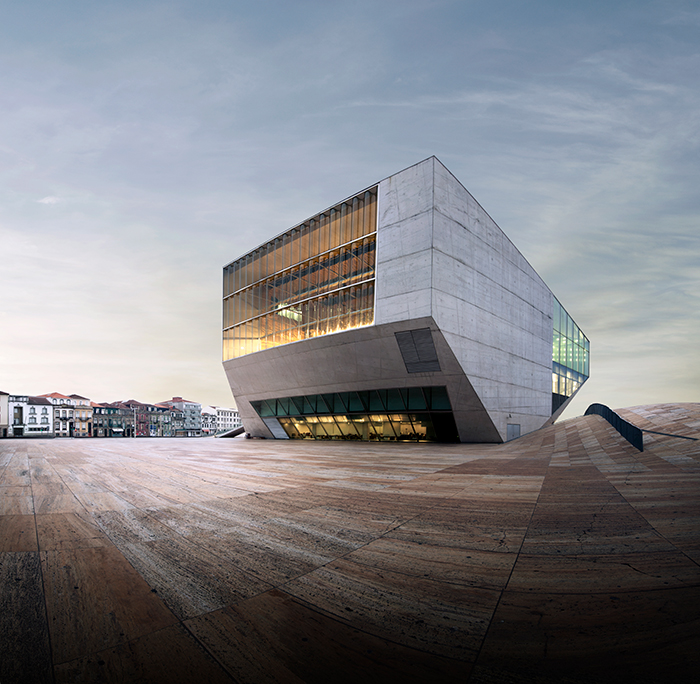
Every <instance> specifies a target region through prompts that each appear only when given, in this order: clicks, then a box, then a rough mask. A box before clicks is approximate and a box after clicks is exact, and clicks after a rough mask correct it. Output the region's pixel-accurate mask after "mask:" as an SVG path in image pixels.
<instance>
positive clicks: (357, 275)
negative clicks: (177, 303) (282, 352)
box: [223, 187, 377, 360]
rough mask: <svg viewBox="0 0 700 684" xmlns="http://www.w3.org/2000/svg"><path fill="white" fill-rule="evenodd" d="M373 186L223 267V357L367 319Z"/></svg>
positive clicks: (373, 231)
mask: <svg viewBox="0 0 700 684" xmlns="http://www.w3.org/2000/svg"><path fill="white" fill-rule="evenodd" d="M376 203H377V188H376V187H375V188H372V189H370V190H368V191H366V192H364V193H361V194H359V195H357V196H356V197H354V198H352V199H351V200H347V201H346V202H343V203H341V204H340V205H338V206H336V207H334V208H333V209H331V210H330V211H328V212H325V213H323V214H320V215H318V216H316V217H314V218H313V219H310V220H309V221H307V222H306V223H304V224H303V225H301V226H297V227H295V228H293V229H291V230H289V231H287V232H286V233H285V234H284V235H282V236H281V237H278V238H275V239H274V240H272V241H270V242H269V243H268V244H267V245H265V246H263V247H261V248H259V249H257V250H255V251H253V252H251V253H250V254H247V255H246V256H244V257H241V258H240V259H238V260H237V261H236V262H234V263H232V264H230V265H229V266H227V267H226V268H225V269H224V297H225V298H224V335H223V338H224V339H223V355H224V359H225V360H226V359H232V358H235V357H238V356H243V355H244V354H250V353H252V352H256V351H260V350H263V349H269V348H271V347H275V346H278V345H281V344H287V343H289V342H295V341H297V340H302V339H308V338H311V337H317V336H319V335H326V334H329V333H333V332H338V331H341V330H347V329H351V328H357V327H360V326H364V325H370V324H371V323H372V322H373V321H374V264H375V249H376V230H377V227H376V223H377V220H376Z"/></svg>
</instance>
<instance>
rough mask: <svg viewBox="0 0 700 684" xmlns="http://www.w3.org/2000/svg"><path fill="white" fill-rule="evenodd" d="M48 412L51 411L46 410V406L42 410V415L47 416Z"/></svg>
mask: <svg viewBox="0 0 700 684" xmlns="http://www.w3.org/2000/svg"><path fill="white" fill-rule="evenodd" d="M48 412H49V410H48V409H47V408H46V406H44V408H42V409H41V414H42V415H43V416H45V415H46V414H47V413H48Z"/></svg>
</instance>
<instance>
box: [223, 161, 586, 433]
mask: <svg viewBox="0 0 700 684" xmlns="http://www.w3.org/2000/svg"><path fill="white" fill-rule="evenodd" d="M376 206H377V209H376V264H375V271H374V278H375V283H374V297H375V299H374V318H373V323H372V324H371V325H364V326H361V327H357V328H354V329H349V330H345V331H343V332H337V333H333V334H325V335H321V336H318V337H314V338H313V339H302V340H299V341H295V342H291V343H288V344H281V345H278V346H274V347H273V348H269V349H264V350H261V351H257V352H255V353H248V354H244V355H242V356H239V357H238V358H232V359H225V361H224V368H225V370H226V374H227V377H228V380H229V383H230V385H231V389H232V392H233V395H234V397H235V399H236V403H237V405H238V407H239V410H240V413H241V417H242V420H243V424H244V426H245V428H246V430H247V431H248V432H250V433H251V434H252V435H254V436H261V437H268V438H269V437H273V436H274V437H287V434H286V433H285V431H284V429H282V428H281V427H278V420H277V418H276V417H275V416H269V417H267V418H266V417H265V416H263V415H261V412H260V409H259V404H260V402H261V401H262V400H270V399H277V398H280V397H292V396H299V395H320V394H323V393H326V394H327V393H338V392H360V391H368V390H380V389H389V388H414V387H421V388H430V387H444V388H446V389H447V394H448V395H449V402H450V406H451V413H452V416H453V417H454V424H455V427H456V433H457V438H458V439H459V441H462V442H502V441H506V440H507V439H510V438H513V437H517V436H519V435H520V434H525V433H528V432H531V431H533V430H536V429H538V428H540V427H542V426H543V425H544V424H546V423H547V422H548V421H552V420H553V419H554V418H555V417H556V416H557V415H559V413H561V411H562V410H563V409H564V407H565V406H566V404H567V403H568V401H569V400H570V398H571V396H573V394H574V393H575V392H576V391H577V390H578V387H580V384H581V383H582V382H583V381H585V378H586V377H587V375H588V373H587V370H588V361H587V359H588V357H587V354H588V346H587V345H588V342H587V340H585V336H583V335H582V333H580V331H578V328H576V331H577V332H576V335H577V336H578V335H579V334H580V337H576V339H580V340H581V345H583V344H584V340H585V345H586V346H585V352H584V351H583V349H584V347H583V346H581V354H583V353H585V354H586V363H585V371H586V373H585V375H584V374H578V375H577V376H576V377H577V378H578V380H577V381H576V382H574V383H573V385H572V384H571V383H569V385H567V387H568V390H567V391H566V395H567V396H566V397H561V398H560V400H559V401H558V402H556V403H557V404H558V405H556V406H554V404H553V399H552V397H553V390H552V387H553V362H552V358H553V356H552V355H553V351H552V350H553V334H555V333H553V311H554V309H555V302H556V298H555V297H554V295H553V294H552V292H551V291H550V290H549V288H548V287H547V286H546V285H545V283H544V282H543V281H542V279H541V278H540V277H539V276H538V275H537V273H536V272H535V270H534V269H533V268H532V266H530V264H529V263H528V262H527V260H526V259H525V258H524V257H523V256H522V254H520V252H519V251H518V250H517V249H516V247H515V246H514V245H513V244H512V243H511V241H510V240H509V239H508V238H507V237H506V235H505V234H504V233H503V231H501V229H500V228H499V227H498V226H497V225H496V223H495V222H494V221H493V220H492V219H491V217H490V216H489V215H488V214H487V213H486V212H485V211H484V209H483V208H482V207H481V206H480V205H479V204H478V203H477V202H476V200H475V199H474V198H473V197H472V196H471V195H470V194H469V192H467V190H466V189H465V188H464V187H463V186H462V185H461V184H460V183H459V181H458V180H457V179H456V178H455V177H454V176H453V175H452V174H451V173H450V172H449V171H448V170H447V169H446V168H445V167H444V166H443V165H442V163H441V162H440V161H439V160H438V159H436V158H435V157H431V158H429V159H426V160H424V161H422V162H420V163H419V164H416V165H415V166H412V167H410V168H408V169H405V170H404V171H401V172H400V173H397V174H396V175H393V176H391V177H389V178H387V179H385V180H383V181H381V182H379V183H378V185H377V195H376ZM569 320H570V319H569ZM574 327H575V324H574ZM411 331H412V332H411ZM428 331H429V332H428ZM569 365H571V364H569ZM581 369H584V366H583V363H582V362H581V364H580V367H579V370H581ZM251 402H253V403H251ZM256 402H257V403H256ZM254 406H256V407H258V410H256V409H255V408H254ZM553 406H554V408H555V409H556V410H553Z"/></svg>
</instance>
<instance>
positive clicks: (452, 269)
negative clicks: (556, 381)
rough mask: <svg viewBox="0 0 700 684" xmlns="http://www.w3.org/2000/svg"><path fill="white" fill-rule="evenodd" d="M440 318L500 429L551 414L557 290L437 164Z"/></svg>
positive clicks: (436, 307) (526, 426) (435, 295)
mask: <svg viewBox="0 0 700 684" xmlns="http://www.w3.org/2000/svg"><path fill="white" fill-rule="evenodd" d="M434 172H435V175H434V196H435V205H434V207H435V209H434V216H433V278H432V285H433V290H432V310H433V317H434V319H435V321H436V323H437V324H438V327H439V328H440V330H442V332H443V334H444V335H445V339H446V340H447V342H448V343H449V344H450V346H451V347H452V349H453V351H454V353H455V355H456V356H457V359H458V360H459V362H460V364H461V366H462V368H464V371H465V373H466V375H467V377H468V378H469V380H470V382H471V383H472V386H473V387H474V389H475V390H476V393H477V395H478V396H479V398H480V399H481V400H482V402H483V404H484V407H485V408H486V410H487V411H488V412H489V414H490V415H491V418H492V419H493V420H494V422H495V424H496V427H497V428H498V430H499V432H500V433H501V436H502V437H503V438H504V439H505V437H506V425H507V423H518V424H520V425H521V432H522V434H524V433H526V432H530V431H531V430H535V429H537V428H539V427H541V425H542V423H543V422H544V421H545V420H547V419H548V418H549V416H550V414H551V406H552V396H551V377H552V293H551V292H550V290H549V288H548V287H547V286H546V285H545V284H544V282H543V281H542V279H541V278H540V277H539V276H538V275H537V273H536V272H535V270H534V269H533V268H532V266H530V264H529V263H528V262H527V261H526V259H525V258H524V257H523V255H522V254H520V252H519V251H518V250H517V249H516V248H515V246H514V245H513V243H512V242H511V241H510V240H509V239H508V238H507V236H506V235H505V234H504V233H503V231H502V230H501V229H500V228H499V227H498V226H497V225H496V223H495V222H494V221H493V220H492V219H491V217H490V216H489V215H488V214H487V213H486V212H485V211H484V210H483V208H482V207H481V206H480V205H479V204H478V203H477V202H476V200H475V199H474V198H473V197H472V196H471V195H470V194H469V193H468V192H467V190H466V189H465V188H464V187H463V186H462V185H461V183H459V181H457V179H456V178H455V177H454V176H453V175H452V174H451V173H450V172H449V171H448V170H447V169H446V168H445V167H444V166H443V165H442V164H441V163H440V162H439V161H438V160H435V164H434Z"/></svg>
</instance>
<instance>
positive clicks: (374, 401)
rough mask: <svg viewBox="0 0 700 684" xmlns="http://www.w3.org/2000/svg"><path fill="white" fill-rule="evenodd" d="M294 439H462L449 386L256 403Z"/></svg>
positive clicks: (265, 417) (261, 413) (266, 417)
mask: <svg viewBox="0 0 700 684" xmlns="http://www.w3.org/2000/svg"><path fill="white" fill-rule="evenodd" d="M250 403H251V406H252V407H253V408H254V409H255V410H256V411H257V413H258V415H259V416H260V417H261V418H262V419H263V421H264V422H265V423H266V424H267V425H268V427H271V426H270V424H269V421H270V420H273V421H276V422H278V423H279V425H280V426H281V427H282V429H283V430H284V431H285V433H286V434H287V436H288V437H289V438H290V439H342V440H364V441H390V442H396V441H418V442H425V441H427V442H435V441H438V442H458V441H459V436H458V434H457V427H456V425H455V421H454V415H453V413H452V405H451V404H450V399H449V396H448V394H447V388H446V387H401V388H397V389H379V390H363V391H359V392H333V393H329V394H307V395H302V396H296V397H281V398H277V399H266V400H257V401H251V402H250Z"/></svg>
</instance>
